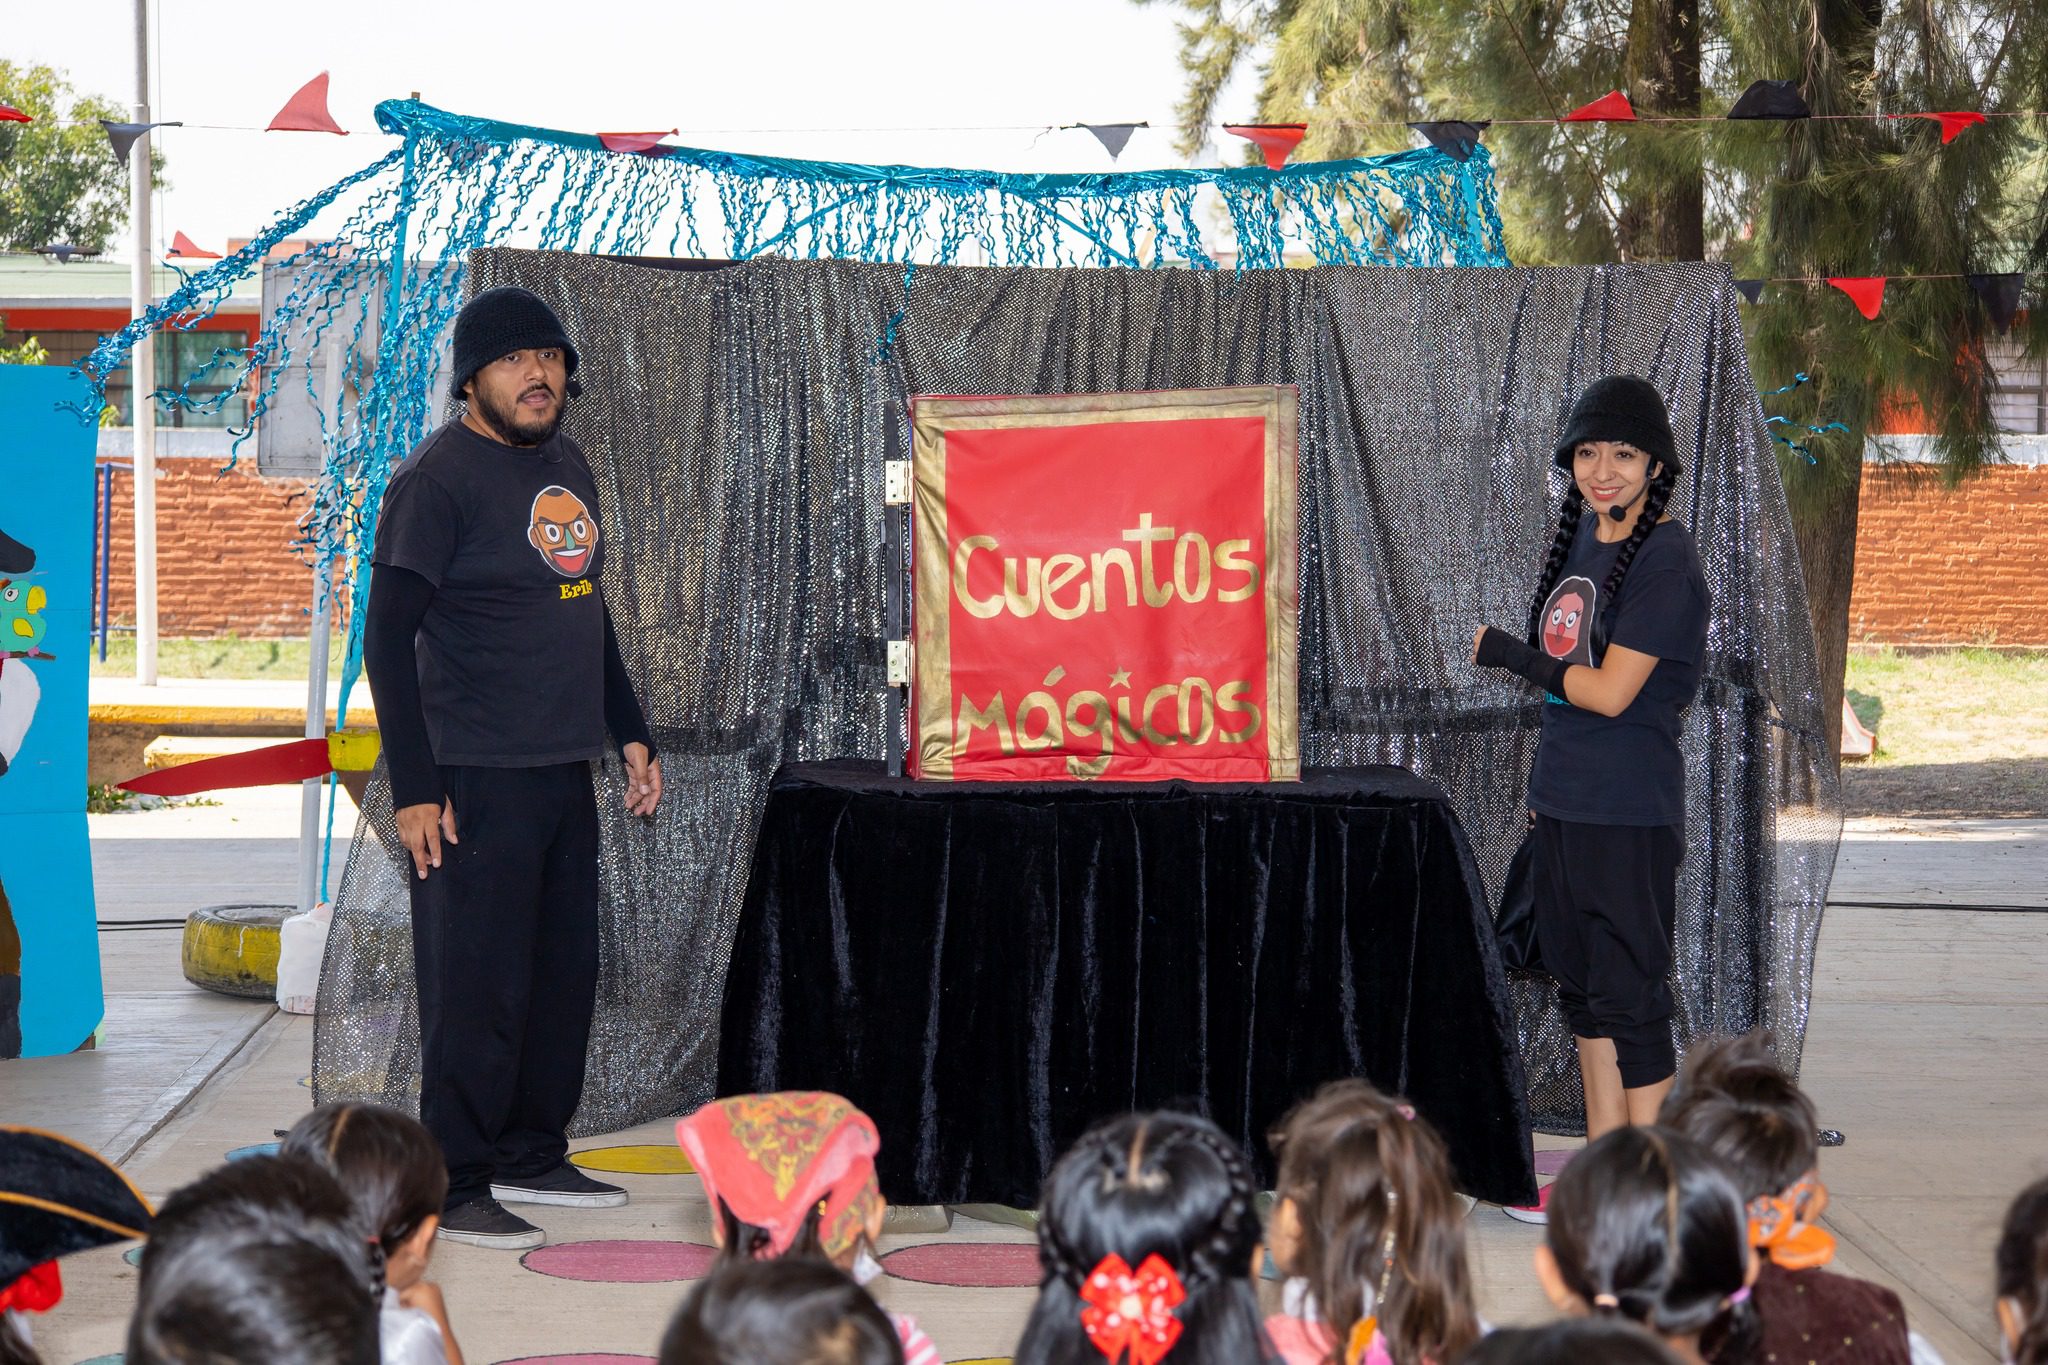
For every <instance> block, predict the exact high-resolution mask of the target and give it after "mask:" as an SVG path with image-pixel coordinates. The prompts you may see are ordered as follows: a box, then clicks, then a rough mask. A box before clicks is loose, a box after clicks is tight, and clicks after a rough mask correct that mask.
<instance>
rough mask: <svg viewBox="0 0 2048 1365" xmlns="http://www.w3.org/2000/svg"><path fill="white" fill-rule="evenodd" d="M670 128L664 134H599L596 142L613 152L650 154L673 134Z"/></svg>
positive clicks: (673, 130) (673, 131)
mask: <svg viewBox="0 0 2048 1365" xmlns="http://www.w3.org/2000/svg"><path fill="white" fill-rule="evenodd" d="M675 131H676V130H675V129H673V128H671V129H669V130H668V132H666V133H599V134H598V135H597V140H598V141H599V142H602V143H603V144H604V145H605V149H606V150H607V151H613V152H641V153H646V152H651V151H653V150H654V149H655V148H657V147H659V146H660V145H661V140H662V139H663V138H665V137H669V136H671V135H673V134H674V133H675Z"/></svg>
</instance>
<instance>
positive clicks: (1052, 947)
mask: <svg viewBox="0 0 2048 1365" xmlns="http://www.w3.org/2000/svg"><path fill="white" fill-rule="evenodd" d="M1492 929H1493V926H1492V920H1491V917H1490V916H1489V914H1488V911H1487V905H1486V898H1485V894H1484V891H1483V890H1482V888H1481V887H1480V885H1479V877H1478V873H1477V871H1476V869H1475V868H1474V867H1473V864H1472V854H1471V850H1470V849H1469V848H1468V847H1467V846H1466V844H1465V838H1464V834H1463V832H1462V831H1460V830H1459V828H1458V823H1457V819H1456V817H1454V816H1453V815H1452V814H1451V810H1450V806H1449V804H1448V803H1447V802H1446V801H1445V800H1444V798H1443V795H1442V793H1440V792H1438V791H1437V790H1436V789H1435V788H1433V787H1431V786H1430V784H1429V783H1427V782H1424V781H1422V780H1420V779H1419V778H1416V777H1415V776H1413V775H1412V774H1410V773H1406V772H1403V771H1402V770H1400V769H1398V768H1366V769H1355V770H1348V771H1324V772H1310V773H1307V774H1305V775H1304V777H1303V780H1302V781H1301V782H1299V783H1275V784H1272V785H1266V786H1245V785H1238V784H1225V783H1215V784H1194V783H1185V782H1160V783H1124V782H1117V783H1103V784H1094V783H1090V784H1086V785H1081V784H1067V785H1064V786H1050V787H1049V786H1048V785H1047V784H1043V783H990V782H962V783H952V784H939V783H918V782H912V781H909V780H907V779H904V778H889V777H886V776H883V775H882V772H881V768H880V765H878V764H868V765H852V764H796V765H792V766H791V767H789V768H785V769H784V770H783V771H782V772H781V773H780V774H779V775H778V776H777V777H776V779H775V783H774V785H773V787H772V788H771V789H770V791H769V794H768V805H767V811H766V814H765V817H764V818H763V821H762V825H761V834H760V838H759V840H758V841H757V842H756V844H755V848H754V863H753V872H752V875H751V876H750V877H749V879H748V884H747V900H746V908H745V910H744V911H743V912H742V914H741V917H740V930H739V939H738V942H737V943H736V944H735V946H734V948H733V959H732V967H731V970H730V971H729V972H728V973H727V976H726V986H725V1006H724V1023H723V1028H722V1030H721V1034H722V1039H723V1041H722V1044H721V1056H720V1065H719V1079H718V1088H719V1091H720V1093H722V1094H737V1093H744V1092H747V1091H763V1090H833V1091H837V1092H838V1093H840V1094H843V1095H845V1096H847V1097H848V1098H849V1099H851V1100H852V1101H853V1102H854V1103H855V1104H858V1105H859V1106H860V1107H861V1108H863V1109H865V1110H867V1112H868V1113H869V1114H870V1115H871V1116H873V1118H874V1120H875V1122H876V1124H877V1125H878V1126H879V1127H880V1129H881V1132H882V1136H883V1142H882V1151H881V1155H880V1157H879V1158H878V1159H877V1166H878V1171H879V1174H880V1177H881V1181H882V1193H883V1194H885V1195H887V1196H888V1197H889V1198H890V1199H891V1200H894V1201H899V1202H906V1203H917V1204H941V1203H944V1204H958V1203H997V1204H1010V1205H1016V1206H1021V1207H1026V1208H1028V1207H1031V1206H1033V1205H1035V1204H1036V1203H1037V1201H1038V1184H1039V1181H1040V1180H1041V1179H1043V1178H1044V1175H1045V1173H1046V1171H1048V1170H1050V1169H1051V1167H1052V1164H1053V1162H1054V1160H1055V1159H1057V1158H1058V1156H1059V1154H1060V1153H1061V1152H1062V1151H1064V1150H1065V1149H1066V1147H1067V1145H1068V1144H1069V1143H1071V1142H1072V1141H1073V1140H1074V1139H1075V1138H1077V1137H1079V1136H1080V1135H1081V1134H1082V1133H1083V1132H1084V1131H1086V1129H1087V1128H1088V1127H1089V1126H1090V1125H1091V1124H1093V1123H1094V1122H1095V1121H1096V1120H1097V1119H1099V1118H1101V1117H1102V1116H1103V1115H1105V1114H1120V1113H1126V1112H1129V1111H1132V1110H1146V1109H1157V1108H1162V1107H1166V1108H1192V1109H1194V1110H1197V1111H1199V1112H1202V1113H1206V1114H1208V1115H1209V1116H1210V1117H1211V1118H1213V1119H1214V1120H1215V1121H1216V1122H1217V1123H1218V1124H1220V1125H1221V1126H1222V1128H1223V1130H1224V1131H1225V1132H1227V1133H1230V1134H1231V1135H1232V1136H1234V1137H1237V1138H1239V1139H1240V1140H1241V1141H1242V1142H1243V1143H1244V1144H1245V1146H1246V1148H1247V1150H1249V1151H1252V1152H1255V1153H1257V1154H1258V1155H1259V1156H1260V1157H1261V1158H1262V1159H1263V1160H1262V1174H1263V1176H1264V1178H1265V1183H1266V1184H1268V1185H1270V1184H1271V1183H1272V1176H1273V1168H1272V1162H1271V1160H1270V1159H1267V1153H1266V1148H1265V1136H1266V1133H1267V1131H1268V1130H1269V1129H1270V1128H1271V1127H1272V1126H1273V1125H1274V1124H1275V1123H1276V1122H1278V1121H1279V1119H1280V1118H1281V1117H1282V1116H1283V1115H1284V1114H1285V1113H1286V1111H1287V1110H1288V1109H1289V1108H1290V1107H1292V1106H1293V1105H1294V1104H1295V1103H1296V1102H1297V1101H1299V1100H1302V1099H1304V1098H1306V1097H1307V1096H1308V1095H1309V1094H1310V1093H1312V1092H1313V1091H1314V1089H1315V1088H1316V1086H1318V1085H1319V1084H1321V1083H1322V1082H1324V1081H1328V1080H1333V1079H1336V1078H1338V1077H1343V1076H1365V1077H1368V1078H1369V1079H1371V1080H1372V1081H1373V1083H1374V1084H1376V1085H1378V1086H1380V1087H1381V1088H1382V1089H1384V1090H1387V1091H1389V1092H1390V1093H1393V1094H1399V1095H1406V1096H1408V1097H1409V1098H1410V1099H1411V1100H1413V1101H1414V1102H1415V1105H1416V1108H1417V1109H1418V1110H1419V1111H1420V1112H1421V1113H1422V1114H1423V1115H1424V1116H1426V1117H1427V1118H1428V1119H1429V1120H1430V1121H1431V1122H1432V1123H1433V1124H1434V1125H1435V1126H1436V1128H1437V1131H1438V1132H1440V1133H1442V1134H1443V1135H1444V1137H1445V1140H1446V1141H1447V1142H1448V1143H1449V1145H1450V1151H1451V1159H1452V1162H1453V1164H1454V1165H1455V1166H1456V1169H1457V1172H1458V1176H1459V1180H1460V1184H1461V1187H1462V1188H1464V1189H1465V1190H1466V1191H1468V1192H1469V1193H1472V1194H1475V1195H1478V1196H1479V1197H1481V1198H1484V1199H1491V1200H1494V1201H1496V1202H1503V1203H1510V1202H1511V1203H1527V1202H1529V1201H1530V1200H1533V1199H1534V1198H1535V1197H1536V1189H1535V1182H1536V1176H1535V1168H1534V1165H1533V1161H1534V1157H1533V1154H1532V1153H1531V1151H1530V1143H1529V1119H1528V1110H1527V1108H1526V1107H1525V1105H1524V1103H1523V1094H1522V1088H1523V1083H1522V1066H1521V1058H1520V1056H1519V1055H1518V1053H1517V1052H1516V1049H1515V1033H1514V1005H1513V1002H1512V1000H1511V999H1510V998H1509V996H1508V990H1507V981H1506V977H1505V975H1504V974H1503V972H1502V971H1501V967H1500V959H1499V956H1498V954H1497V953H1496V952H1495V951H1494V945H1493V931H1492Z"/></svg>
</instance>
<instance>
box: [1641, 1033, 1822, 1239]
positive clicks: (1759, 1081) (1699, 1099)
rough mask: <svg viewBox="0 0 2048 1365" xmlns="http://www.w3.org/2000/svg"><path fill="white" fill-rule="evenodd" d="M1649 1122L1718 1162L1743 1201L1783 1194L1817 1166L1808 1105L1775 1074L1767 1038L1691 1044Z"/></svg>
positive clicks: (1815, 1132)
mask: <svg viewBox="0 0 2048 1365" xmlns="http://www.w3.org/2000/svg"><path fill="white" fill-rule="evenodd" d="M1657 1118H1658V1122H1659V1123H1661V1124H1663V1125H1664V1126H1665V1127H1667V1128H1670V1129H1672V1130H1673V1131H1674V1132H1678V1133H1683V1134H1684V1135H1685V1136H1686V1137H1689V1138H1691V1139H1692V1140H1693V1141H1694V1142H1697V1143H1699V1144H1700V1145H1701V1146H1703V1147H1706V1148H1707V1149H1708V1150H1709V1151H1711V1152H1713V1153H1714V1154H1715V1155H1716V1156H1718V1157H1720V1158H1721V1160H1723V1161H1724V1162H1726V1163H1727V1164H1728V1169H1729V1171H1730V1172H1731V1173H1732V1174H1733V1175H1734V1176H1735V1180H1736V1185H1737V1188H1738V1189H1739V1190H1740V1192H1741V1194H1742V1198H1743V1201H1744V1202H1745V1203H1747V1202H1748V1201H1749V1200H1752V1199H1757V1198H1761V1197H1764V1196H1768V1195H1779V1194H1783V1193H1785V1192H1786V1191H1787V1190H1789V1189H1791V1188H1792V1187H1793V1186H1794V1185H1796V1184H1798V1183H1799V1181H1800V1180H1802V1179H1804V1178H1805V1177H1807V1176H1809V1175H1812V1174H1813V1172H1814V1168H1815V1167H1816V1166H1818V1165H1819V1164H1820V1136H1819V1130H1820V1121H1819V1118H1818V1117H1817V1116H1816V1115H1815V1113H1814V1109H1813V1101H1812V1100H1809V1099H1808V1098H1806V1094H1805V1092H1804V1091H1802V1090H1800V1088H1799V1087H1798V1086H1797V1085H1796V1084H1794V1083H1793V1080H1792V1078H1791V1077H1790V1076H1787V1075H1786V1074H1785V1073H1784V1072H1783V1071H1782V1070H1780V1069H1779V1067H1778V1059H1777V1057H1776V1055H1775V1054H1774V1053H1773V1052H1772V1050H1771V1039H1770V1035H1769V1034H1767V1033H1761V1032H1758V1033H1745V1034H1743V1035H1742V1036H1741V1037H1738V1038H1713V1039H1708V1040H1706V1041H1703V1042H1699V1043H1695V1044H1693V1046H1692V1047H1690V1048H1689V1049H1687V1050H1686V1054H1685V1065H1684V1066H1683V1067H1681V1068H1680V1069H1679V1073H1678V1083H1677V1085H1676V1086H1675V1087H1673V1089H1672V1091H1671V1094H1670V1096H1669V1097H1668V1098H1667V1099H1666V1100H1665V1101H1664V1108H1663V1111H1662V1112H1661V1113H1659V1115H1658V1116H1657Z"/></svg>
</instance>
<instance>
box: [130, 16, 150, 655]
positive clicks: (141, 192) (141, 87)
mask: <svg viewBox="0 0 2048 1365" xmlns="http://www.w3.org/2000/svg"><path fill="white" fill-rule="evenodd" d="M131 117H132V118H133V119H134V120H135V122H137V123H147V122H149V0H135V105H134V110H133V113H132V114H131ZM149 148H150V136H149V134H148V133H147V132H144V133H143V134H142V136H141V137H139V138H137V139H135V145H134V146H133V147H131V148H130V149H129V151H128V170H129V216H130V217H131V218H132V219H133V220H134V227H135V272H134V278H133V298H132V299H131V303H130V308H131V311H132V314H133V316H135V317H138V318H139V317H141V316H142V315H143V314H145V313H147V312H148V311H149V309H150V305H151V304H153V303H154V302H155V301H156V289H155V282H154V280H153V278H152V275H153V270H154V267H155V265H156V253H155V251H154V250H153V249H152V247H151V244H150V243H151V234H150V230H149V193H150V171H149ZM129 363H130V366H131V368H130V370H129V375H130V377H131V378H132V379H133V381H134V383H133V389H132V393H133V399H134V408H135V680H136V681H137V682H139V683H143V684H145V685H148V686H154V685H155V683H156V400H155V398H154V397H152V395H153V394H154V393H155V392H156V338H155V337H154V336H150V335H147V334H145V335H144V336H143V338H142V339H141V341H140V342H138V343H137V344H136V347H135V350H134V352H133V353H132V357H131V359H130V362H129Z"/></svg>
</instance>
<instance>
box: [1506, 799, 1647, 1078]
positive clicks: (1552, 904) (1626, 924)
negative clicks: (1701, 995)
mask: <svg viewBox="0 0 2048 1365" xmlns="http://www.w3.org/2000/svg"><path fill="white" fill-rule="evenodd" d="M1535 853H1536V856H1535V863H1534V871H1535V880H1536V942H1537V951H1538V952H1539V953H1540V954H1541V957H1542V961H1543V969H1544V970H1545V971H1546V972H1548V973H1549V974H1550V977H1551V979H1552V980H1554V981H1556V982H1557V994H1558V1000H1559V1003H1561V1004H1562V1005H1563V1006H1564V1012H1565V1017H1566V1018H1567V1019H1569V1020H1570V1021H1571V1026H1572V1032H1573V1033H1574V1034H1576V1035H1577V1036H1579V1037H1581V1038H1611V1039H1613V1040H1614V1053H1615V1057H1616V1059H1617V1060H1618V1061H1619V1062H1620V1063H1621V1083H1622V1084H1623V1085H1624V1086H1626V1087H1628V1088H1629V1089H1635V1088H1637V1087H1638V1086H1645V1085H1655V1084H1656V1083H1657V1082H1659V1081H1661V1080H1663V1079H1665V1078H1666V1077H1668V1076H1670V1075H1672V1074H1673V1073H1674V1072H1675V1071H1676V1070H1677V1069H1678V1066H1677V1057H1676V1054H1675V1053H1674V1051H1673V1048H1672V1042H1671V1015H1672V1012H1673V1010H1672V1003H1671V985H1670V981H1669V977H1670V975H1671V944H1672V935H1673V933H1674V932H1675V930H1676V927H1677V923H1678V865H1679V863H1680V862H1682V861H1683V860H1684V858H1685V838H1684V833H1683V831H1682V830H1680V829H1679V828H1678V827H1677V826H1676V825H1582V824H1577V823H1574V822H1572V821H1568V820H1553V819H1552V818H1550V817H1549V816H1547V815H1538V816H1537V817H1536V850H1535Z"/></svg>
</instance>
